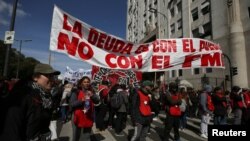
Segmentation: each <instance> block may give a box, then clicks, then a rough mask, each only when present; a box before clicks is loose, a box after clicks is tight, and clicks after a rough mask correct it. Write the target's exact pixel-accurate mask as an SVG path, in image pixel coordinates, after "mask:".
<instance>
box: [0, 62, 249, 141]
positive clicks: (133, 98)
mask: <svg viewBox="0 0 250 141" xmlns="http://www.w3.org/2000/svg"><path fill="white" fill-rule="evenodd" d="M59 74H60V72H59V71H56V70H54V69H53V68H52V67H51V66H50V65H47V64H38V65H36V66H35V68H34V73H33V76H32V79H29V80H19V81H11V83H10V81H7V80H4V79H3V80H1V81H0V93H1V95H0V96H1V99H0V100H1V101H0V104H1V111H0V112H1V115H2V116H1V119H0V121H1V122H0V125H1V126H0V140H9V141H40V140H44V141H51V140H52V141H56V140H59V137H58V135H57V122H60V123H61V124H64V123H67V122H71V123H72V129H73V135H72V141H79V139H80V137H81V138H84V141H90V140H91V134H92V133H93V131H92V127H93V126H95V128H96V129H97V130H98V131H96V132H102V131H104V130H113V129H114V131H115V135H116V136H125V134H123V130H124V129H125V128H126V122H127V120H131V122H132V124H133V126H134V133H133V135H132V136H131V137H129V140H131V141H136V140H145V138H146V137H147V134H148V133H149V132H150V125H151V124H152V122H153V121H155V120H163V119H161V118H160V117H159V113H160V112H163V111H164V113H165V115H166V118H165V119H164V120H163V121H164V126H165V128H164V134H163V135H160V136H161V138H162V140H164V141H168V140H169V138H170V132H171V130H172V129H173V131H174V140H176V141H180V139H181V138H180V134H179V131H183V130H185V129H186V128H187V117H189V118H200V119H201V124H200V136H201V137H203V138H207V136H208V131H207V130H208V125H209V124H210V121H211V119H212V118H213V123H214V124H215V125H225V124H235V125H247V126H248V127H250V125H249V118H250V113H249V112H250V91H249V89H244V88H240V87H239V86H234V87H233V88H232V90H231V91H224V90H223V89H222V88H221V87H212V86H211V85H208V84H207V85H204V87H203V89H202V90H199V91H196V90H194V89H193V88H179V87H178V84H176V83H175V82H171V83H169V84H168V85H155V84H154V83H152V82H151V81H149V80H145V81H142V82H141V83H140V87H133V86H131V85H125V84H110V83H109V82H108V81H102V82H101V83H100V84H96V83H92V81H91V79H90V78H89V77H87V76H84V77H82V78H81V79H80V80H79V81H78V82H77V84H72V83H69V82H67V81H64V82H62V81H60V80H57V79H56V78H57V75H59ZM13 82H14V83H13ZM106 117H107V118H106ZM228 118H232V119H233V121H232V122H229V120H228Z"/></svg>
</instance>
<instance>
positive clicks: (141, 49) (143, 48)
mask: <svg viewBox="0 0 250 141" xmlns="http://www.w3.org/2000/svg"><path fill="white" fill-rule="evenodd" d="M147 51H148V44H143V45H140V46H139V47H138V48H137V50H136V51H135V53H136V54H140V53H142V52H147Z"/></svg>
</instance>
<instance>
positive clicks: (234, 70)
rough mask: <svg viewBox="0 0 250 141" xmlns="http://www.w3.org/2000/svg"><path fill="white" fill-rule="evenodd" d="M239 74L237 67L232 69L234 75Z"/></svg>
mask: <svg viewBox="0 0 250 141" xmlns="http://www.w3.org/2000/svg"><path fill="white" fill-rule="evenodd" d="M237 74H238V68H237V67H232V75H233V76H234V75H237Z"/></svg>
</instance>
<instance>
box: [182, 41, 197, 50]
mask: <svg viewBox="0 0 250 141" xmlns="http://www.w3.org/2000/svg"><path fill="white" fill-rule="evenodd" d="M182 44H183V52H195V51H196V49H194V47H193V40H192V39H182Z"/></svg>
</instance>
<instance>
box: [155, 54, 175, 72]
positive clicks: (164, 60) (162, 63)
mask: <svg viewBox="0 0 250 141" xmlns="http://www.w3.org/2000/svg"><path fill="white" fill-rule="evenodd" d="M170 67H172V66H170V56H158V55H154V56H152V69H165V68H170Z"/></svg>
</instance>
